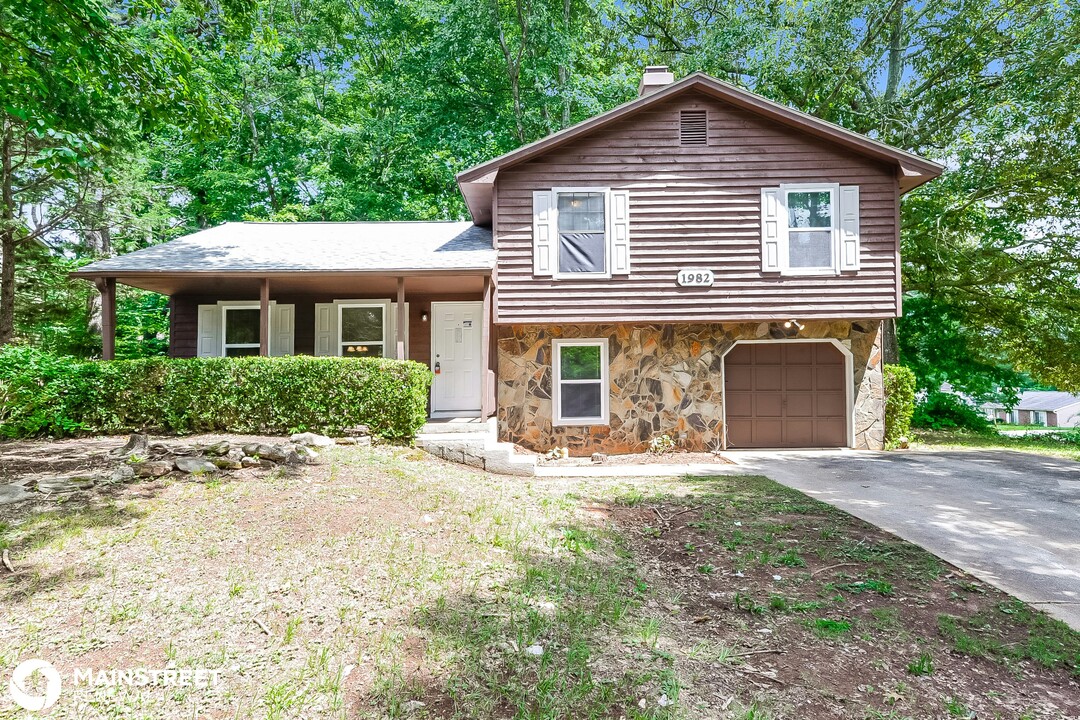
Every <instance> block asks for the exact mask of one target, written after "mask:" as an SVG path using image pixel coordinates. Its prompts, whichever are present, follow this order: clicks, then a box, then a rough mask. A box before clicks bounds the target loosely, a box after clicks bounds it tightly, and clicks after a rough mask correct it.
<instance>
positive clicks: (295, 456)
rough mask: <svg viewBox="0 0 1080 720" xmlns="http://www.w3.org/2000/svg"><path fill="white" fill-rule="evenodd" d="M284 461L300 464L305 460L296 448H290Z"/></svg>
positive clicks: (290, 463)
mask: <svg viewBox="0 0 1080 720" xmlns="http://www.w3.org/2000/svg"><path fill="white" fill-rule="evenodd" d="M282 462H284V463H285V464H286V465H299V464H301V463H302V462H304V459H303V458H302V457H300V453H298V452H296V451H295V450H289V451H288V452H286V453H285V459H284V460H283V461H282Z"/></svg>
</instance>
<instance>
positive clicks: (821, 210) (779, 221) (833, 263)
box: [761, 183, 860, 275]
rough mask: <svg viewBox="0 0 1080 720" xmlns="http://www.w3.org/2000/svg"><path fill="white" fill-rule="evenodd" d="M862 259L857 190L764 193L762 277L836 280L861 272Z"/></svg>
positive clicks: (804, 188) (829, 186)
mask: <svg viewBox="0 0 1080 720" xmlns="http://www.w3.org/2000/svg"><path fill="white" fill-rule="evenodd" d="M859 255H860V240H859V188H858V186H854V185H852V186H841V185H838V184H835V183H812V184H800V185H794V184H792V185H781V186H780V187H778V188H762V190H761V269H762V272H778V273H781V274H783V275H835V274H839V273H841V272H851V271H857V270H858V269H859Z"/></svg>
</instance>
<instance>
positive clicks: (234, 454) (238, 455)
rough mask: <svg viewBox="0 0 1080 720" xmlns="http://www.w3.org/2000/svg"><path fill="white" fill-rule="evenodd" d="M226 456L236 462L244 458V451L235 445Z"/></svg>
mask: <svg viewBox="0 0 1080 720" xmlns="http://www.w3.org/2000/svg"><path fill="white" fill-rule="evenodd" d="M225 457H227V458H228V459H230V460H232V461H234V462H240V461H241V460H243V459H244V451H243V450H241V449H240V448H235V447H234V448H232V449H230V450H229V452H227V453H225Z"/></svg>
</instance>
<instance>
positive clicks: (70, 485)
mask: <svg viewBox="0 0 1080 720" xmlns="http://www.w3.org/2000/svg"><path fill="white" fill-rule="evenodd" d="M92 487H94V483H93V481H87V480H81V479H76V478H70V477H53V478H43V479H41V480H38V481H37V491H38V492H40V493H45V494H46V495H62V494H64V493H73V492H75V491H77V490H86V489H88V488H92Z"/></svg>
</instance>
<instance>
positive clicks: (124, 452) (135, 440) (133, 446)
mask: <svg viewBox="0 0 1080 720" xmlns="http://www.w3.org/2000/svg"><path fill="white" fill-rule="evenodd" d="M149 444H150V439H149V438H148V437H147V436H146V435H143V434H141V433H133V434H132V435H131V437H129V438H128V441H127V442H126V443H124V446H123V447H118V448H114V449H112V450H110V451H109V454H110V455H112V456H113V457H130V456H131V455H139V456H145V455H146V450H147V446H148V445H149Z"/></svg>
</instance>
